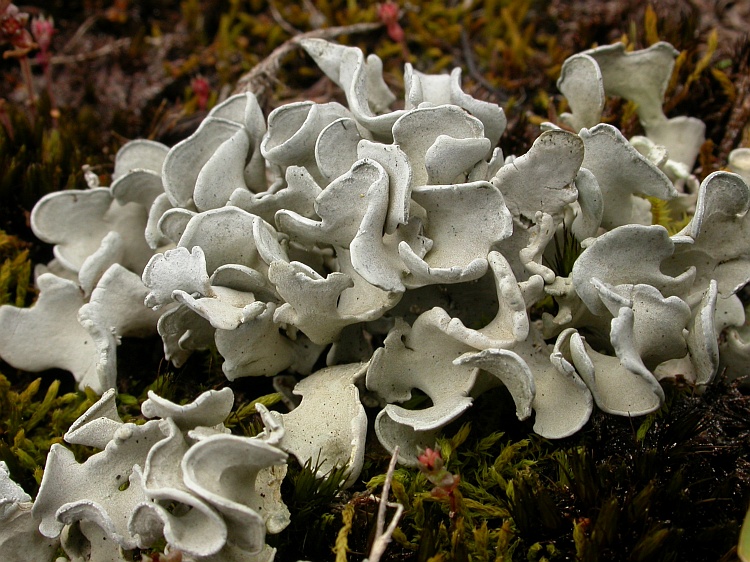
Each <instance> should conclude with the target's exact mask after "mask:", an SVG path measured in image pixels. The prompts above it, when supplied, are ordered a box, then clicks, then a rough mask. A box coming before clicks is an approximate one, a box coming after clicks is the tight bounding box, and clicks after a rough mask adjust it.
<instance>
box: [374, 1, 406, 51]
mask: <svg viewBox="0 0 750 562" xmlns="http://www.w3.org/2000/svg"><path fill="white" fill-rule="evenodd" d="M398 17H399V9H398V4H396V3H395V2H391V1H390V0H388V2H385V3H384V4H378V18H380V21H382V22H383V23H384V24H385V27H386V30H387V31H388V36H389V37H390V38H391V39H392V40H393V41H395V42H396V43H401V42H402V41H403V40H404V29H403V28H402V27H401V24H399V23H398Z"/></svg>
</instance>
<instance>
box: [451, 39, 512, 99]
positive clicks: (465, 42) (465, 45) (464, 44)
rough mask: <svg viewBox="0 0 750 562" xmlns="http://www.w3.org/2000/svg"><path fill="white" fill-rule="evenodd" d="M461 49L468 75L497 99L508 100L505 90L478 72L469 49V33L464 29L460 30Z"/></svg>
mask: <svg viewBox="0 0 750 562" xmlns="http://www.w3.org/2000/svg"><path fill="white" fill-rule="evenodd" d="M461 49H462V50H463V52H464V60H465V61H466V67H467V68H468V70H469V76H471V77H472V78H473V79H474V80H476V81H477V83H478V84H480V85H481V86H483V87H484V88H485V89H486V90H487V91H488V92H490V93H491V94H492V95H493V96H495V99H496V100H497V101H508V99H509V96H508V94H506V93H505V92H503V91H501V90H499V89H498V88H496V87H495V86H493V85H492V83H491V82H490V81H489V80H487V79H486V78H485V77H484V76H482V73H481V72H479V69H478V68H477V64H476V62H474V53H473V51H472V50H471V43H470V42H469V34H468V33H467V32H466V30H465V29H462V30H461Z"/></svg>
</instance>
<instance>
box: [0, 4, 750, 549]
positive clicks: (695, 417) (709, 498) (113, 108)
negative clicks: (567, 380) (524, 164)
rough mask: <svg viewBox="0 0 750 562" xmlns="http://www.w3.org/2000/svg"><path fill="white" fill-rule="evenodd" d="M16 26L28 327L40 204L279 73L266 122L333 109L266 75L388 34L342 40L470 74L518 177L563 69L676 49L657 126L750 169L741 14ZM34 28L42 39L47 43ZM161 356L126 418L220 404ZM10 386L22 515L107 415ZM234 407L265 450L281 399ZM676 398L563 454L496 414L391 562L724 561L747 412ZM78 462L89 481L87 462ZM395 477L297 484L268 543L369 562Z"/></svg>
mask: <svg viewBox="0 0 750 562" xmlns="http://www.w3.org/2000/svg"><path fill="white" fill-rule="evenodd" d="M16 6H17V8H18V11H17V12H15V11H13V6H12V5H10V4H9V3H8V2H7V0H0V18H2V19H0V24H2V25H0V43H2V44H0V50H2V51H3V55H4V57H3V59H2V60H0V74H2V80H0V263H1V265H0V304H2V303H9V304H14V305H16V306H28V305H30V304H31V303H32V302H33V300H34V298H35V296H36V295H35V291H34V287H33V283H32V282H31V273H32V264H35V263H42V262H46V261H48V260H49V259H50V258H51V250H50V248H49V247H48V246H46V245H44V244H42V243H40V242H39V241H38V240H36V239H35V238H34V236H33V234H32V233H31V230H30V228H29V222H28V220H29V213H30V211H31V209H32V207H33V205H34V203H35V202H36V201H37V200H38V199H39V198H40V197H42V196H43V195H45V194H47V193H50V192H53V191H56V190H60V189H74V188H75V189H84V188H85V186H86V181H85V179H84V166H88V167H89V168H88V169H90V170H91V172H93V173H94V174H96V175H97V176H98V178H99V181H100V182H101V185H108V184H109V180H110V174H111V173H112V170H113V162H114V155H115V153H116V152H117V149H118V148H119V147H120V146H121V145H122V144H124V143H125V142H126V141H128V140H130V139H133V138H139V137H141V138H143V137H145V138H150V139H154V140H158V141H161V142H164V143H166V144H168V145H173V144H174V143H176V142H178V141H179V140H181V139H183V138H185V137H187V136H188V135H189V134H190V133H191V132H192V131H194V130H195V128H196V127H197V126H198V124H199V123H200V121H201V119H202V118H203V117H204V116H205V115H206V113H207V111H208V110H210V108H211V107H212V106H213V105H214V104H216V103H217V102H218V101H220V100H222V99H224V98H226V97H227V96H229V95H231V93H232V92H233V91H235V89H236V88H237V84H238V83H240V84H245V83H246V79H247V74H248V73H250V72H252V71H253V69H254V68H256V67H257V65H258V64H259V63H262V62H264V61H265V62H266V63H268V62H269V60H273V61H274V62H275V63H277V64H273V65H269V66H268V67H267V68H268V69H270V71H268V72H264V73H262V74H259V73H257V70H256V73H255V74H254V75H252V77H253V81H252V83H253V86H254V88H256V92H257V93H258V95H259V97H260V99H261V101H262V104H263V107H264V109H265V110H266V111H270V110H271V109H273V108H274V107H277V106H278V105H281V104H283V103H288V102H290V101H295V100H301V99H312V100H315V101H319V102H325V101H330V100H332V99H336V100H339V101H342V95H341V93H340V92H338V91H337V90H336V88H335V86H334V85H333V84H332V83H331V82H330V80H328V79H327V78H325V77H324V76H323V75H322V73H321V72H320V71H319V70H318V69H317V68H316V67H315V65H314V64H313V63H312V61H311V60H310V59H309V58H308V57H307V56H306V55H305V54H304V53H303V52H302V51H301V50H300V49H293V48H292V49H288V50H287V54H285V55H284V56H283V57H280V58H273V59H269V58H268V57H269V56H272V57H274V56H275V55H273V53H274V51H275V49H277V48H278V47H280V46H282V45H285V42H287V41H288V40H289V39H290V38H292V37H294V36H295V35H298V34H300V33H306V32H310V31H315V30H318V31H320V32H321V33H322V34H325V33H326V31H325V30H327V29H330V28H332V27H335V26H352V25H355V24H363V23H372V24H375V25H374V26H372V27H371V28H370V29H369V30H368V31H366V32H361V31H360V30H359V28H352V30H351V32H349V33H346V32H344V33H343V34H340V35H338V36H337V40H338V41H340V42H342V43H345V44H349V45H356V46H359V47H361V48H362V49H363V50H364V51H365V52H366V53H376V54H378V55H379V56H380V57H381V58H382V59H383V61H384V63H385V65H384V66H385V68H384V73H385V79H386V82H387V83H388V84H389V86H390V87H391V88H392V89H393V90H394V92H395V93H396V94H397V95H400V94H403V78H402V72H403V65H404V63H405V62H411V63H412V64H413V65H414V67H415V68H416V69H418V70H420V71H422V72H426V73H440V72H446V71H449V70H450V69H451V68H453V67H456V66H459V67H461V68H462V69H463V82H464V89H465V91H467V92H468V93H470V94H472V95H473V96H475V97H477V98H481V99H485V100H488V101H492V102H495V103H498V104H500V105H501V106H502V107H503V108H504V109H505V111H506V114H507V116H508V121H509V123H508V129H507V131H506V132H505V134H504V135H503V137H502V139H501V146H502V148H503V150H504V152H505V154H522V153H524V152H525V151H526V150H527V148H528V147H529V146H530V145H531V142H532V141H533V140H534V138H536V136H538V134H539V124H540V123H541V122H542V121H545V120H550V121H553V122H554V121H556V120H557V115H559V114H560V113H561V112H563V111H565V109H566V105H565V101H564V100H563V99H562V96H561V95H560V94H559V92H558V91H557V89H556V87H555V81H556V79H557V77H558V74H559V70H560V66H561V65H562V62H563V61H564V60H565V58H566V57H568V56H570V55H572V54H574V53H575V52H578V51H580V50H583V49H587V48H590V47H592V46H595V45H603V44H608V43H612V42H615V41H622V42H624V43H626V44H627V45H628V47H629V48H631V49H638V48H644V47H647V46H649V45H651V44H653V43H655V42H657V41H660V40H664V41H669V42H670V43H672V44H673V45H674V46H675V47H676V48H677V49H678V50H680V52H681V54H680V56H679V57H678V59H677V63H676V66H675V71H674V75H673V77H672V81H671V84H670V87H669V90H668V92H667V97H666V104H665V107H666V110H667V115H668V116H670V117H671V116H674V115H691V116H695V117H699V118H701V119H703V120H704V121H705V122H706V124H707V140H706V142H705V144H704V146H703V147H702V150H701V155H700V159H699V165H698V166H699V167H698V169H697V170H696V174H697V175H698V176H699V178H701V179H702V178H703V177H705V176H706V175H708V174H709V173H711V172H713V171H716V170H718V169H722V167H724V166H725V165H726V158H727V154H728V153H729V151H730V150H731V149H733V148H736V147H738V146H750V127H749V126H748V118H750V41H749V40H748V35H747V34H748V31H749V29H750V3H749V2H729V1H724V0H715V1H710V0H659V1H652V2H648V1H645V0H633V1H627V2H626V1H625V0H603V1H596V2H594V1H573V2H571V1H565V0H547V1H538V0H485V1H479V0H463V1H452V2H451V1H437V0H412V1H410V2H399V3H397V4H389V5H386V6H384V5H379V4H375V3H368V2H356V1H354V0H303V1H301V2H294V3H292V2H281V1H278V2H266V1H262V0H183V1H181V2H173V1H166V0H154V1H151V2H146V1H142V2H137V1H132V0H84V1H76V0H48V1H45V2H36V3H30V4H20V3H19V4H17V5H16ZM389 13H390V16H389ZM24 14H27V17H28V19H24ZM9 18H10V19H9ZM41 18H44V19H41ZM49 18H52V21H50V19H49ZM11 20H12V21H11ZM35 21H36V22H39V21H43V22H46V23H47V27H46V28H44V27H42V28H36V30H34V28H33V22H35ZM14 24H18V26H17V27H15V28H14V27H13V25H14ZM50 24H51V25H50ZM344 31H346V30H344ZM45 32H46V33H47V34H48V35H44V33H45ZM276 52H277V53H278V51H276ZM261 68H263V67H261ZM243 77H245V78H244V79H243ZM604 120H606V121H607V122H610V123H613V124H615V125H617V126H618V127H620V128H621V129H622V130H623V132H624V133H625V134H626V136H631V135H633V134H638V133H639V132H640V131H639V127H640V125H639V124H638V121H637V118H636V115H635V112H634V108H633V107H632V106H630V105H629V104H627V103H624V102H623V101H622V100H618V99H613V100H610V101H608V104H607V107H606V109H605V113H604ZM0 329H4V327H0ZM161 357H162V355H161V342H160V341H158V340H157V341H138V342H129V341H125V342H124V343H123V345H122V346H121V348H120V349H119V351H118V364H119V365H120V371H121V374H120V379H119V382H118V385H119V386H120V388H119V390H120V400H119V401H120V410H121V414H122V415H123V417H125V418H126V419H136V420H137V419H138V413H139V403H140V402H141V401H142V400H143V398H144V397H145V392H146V391H147V390H148V389H156V390H157V391H158V392H160V393H161V394H163V395H165V396H166V397H168V398H170V399H173V400H177V401H186V400H191V399H193V398H194V397H195V396H197V394H198V393H199V392H200V391H202V390H205V389H206V388H216V387H220V386H223V385H227V384H228V383H227V381H226V380H225V379H224V377H223V375H222V374H221V368H220V367H221V365H220V360H221V358H220V356H219V355H218V354H216V353H205V354H196V355H195V356H194V357H193V358H191V360H190V361H188V363H187V364H186V365H185V366H184V367H182V368H181V369H179V370H174V369H171V368H170V367H169V366H168V365H166V364H165V363H164V362H163V360H162V359H161ZM0 371H2V373H3V374H4V375H5V376H2V375H0V460H4V461H6V462H7V463H8V465H9V467H10V469H11V473H12V475H13V477H14V478H15V479H16V480H17V481H19V482H20V483H21V484H22V485H23V486H24V487H25V488H26V489H27V491H29V493H32V494H33V493H35V491H36V487H37V486H38V483H39V481H40V479H41V474H42V470H43V466H44V458H45V454H46V452H47V450H48V449H49V447H50V446H51V444H52V443H54V442H60V441H61V436H62V434H63V433H64V432H65V430H66V429H67V427H68V425H69V424H70V423H71V422H72V420H74V419H75V418H76V417H77V416H78V415H80V413H82V412H83V411H85V409H86V408H87V407H88V406H89V405H91V404H92V403H93V401H95V400H96V397H95V396H93V395H87V394H85V393H82V392H76V390H75V388H74V386H73V382H72V378H71V377H70V376H69V375H68V374H67V373H65V372H62V371H58V372H46V373H41V374H29V373H23V372H20V371H18V370H15V369H13V368H11V367H10V366H8V365H5V364H0ZM232 388H233V389H234V390H235V394H236V396H237V404H236V406H237V408H236V411H235V413H234V414H233V417H230V420H229V422H231V425H232V427H233V430H234V431H236V432H238V433H244V434H253V433H254V432H256V431H257V430H258V428H259V425H258V420H257V419H255V417H254V416H255V414H254V409H253V408H252V407H250V406H251V404H252V403H253V401H254V400H256V399H258V397H259V396H261V395H263V400H264V401H265V402H266V403H269V404H271V403H273V402H275V401H276V400H277V399H278V397H277V396H275V395H273V394H272V392H273V389H272V388H271V387H270V385H269V384H268V381H257V380H252V381H248V380H240V381H235V382H234V383H232ZM667 394H668V400H667V404H666V405H665V407H664V408H663V409H662V410H661V411H660V412H658V413H656V414H653V415H651V416H647V417H645V418H641V419H632V420H629V419H621V418H614V417H612V416H606V415H603V414H601V413H597V414H595V415H594V417H593V418H592V421H591V422H590V423H589V424H588V426H587V427H586V428H585V429H584V430H583V431H581V432H580V433H579V434H578V435H576V436H574V437H571V438H569V439H566V440H562V441H558V442H554V443H551V442H548V441H545V440H543V439H541V438H538V437H536V436H534V435H533V434H531V433H530V425H529V424H528V423H521V422H518V421H517V420H516V419H515V417H514V416H513V415H512V413H513V411H514V408H513V407H512V404H509V400H510V398H509V396H508V395H507V394H505V393H503V392H502V391H498V392H496V393H488V394H487V395H485V396H483V397H482V398H481V399H480V400H478V402H477V404H476V405H475V407H474V408H472V410H471V412H470V413H469V414H468V415H467V416H464V418H462V419H461V420H460V422H459V423H458V424H456V425H455V426H451V427H449V428H448V429H447V430H446V432H445V435H446V437H445V438H444V439H443V440H442V441H441V442H440V446H441V450H442V455H443V458H444V459H445V461H446V468H447V469H448V470H449V471H451V472H452V473H453V474H457V475H460V484H459V486H458V488H457V492H456V494H457V498H453V502H454V506H455V505H456V503H455V502H457V505H458V509H457V510H454V511H453V512H451V510H450V508H449V507H450V506H449V502H447V501H445V498H441V497H440V496H439V494H438V495H436V494H434V493H433V492H432V491H431V490H432V485H431V484H430V483H429V480H428V479H427V478H426V477H425V475H424V474H423V473H421V472H419V471H415V470H405V469H399V470H398V471H397V472H396V477H395V480H394V482H393V486H392V493H393V495H394V496H395V499H396V500H397V501H399V502H400V503H402V504H403V505H404V506H405V509H406V511H405V514H404V518H403V520H402V522H401V524H400V525H399V528H398V529H397V531H396V533H395V535H394V541H393V542H392V544H391V546H390V547H389V549H388V550H387V551H386V554H385V556H384V559H386V560H405V561H406V560H415V561H420V562H423V561H428V560H431V561H434V562H438V561H442V560H446V561H448V560H457V561H465V560H488V561H489V560H498V561H505V560H524V561H526V560H532V561H534V560H581V561H595V560H634V561H635V560H637V561H651V560H654V561H655V560H675V561H677V560H695V561H699V560H733V559H734V558H735V552H734V545H736V543H737V537H738V533H739V525H740V522H741V520H742V517H743V515H744V513H745V510H746V508H747V502H748V499H750V463H749V462H748V459H750V457H749V456H748V453H750V403H749V401H748V396H747V394H746V392H745V390H744V389H743V387H742V385H741V384H737V383H733V384H728V383H726V382H724V381H722V380H719V382H718V383H717V384H715V385H714V386H713V388H712V389H711V390H709V391H708V392H707V393H705V394H703V395H700V396H698V395H696V394H695V393H694V392H693V390H692V389H691V388H689V387H687V386H685V385H681V384H679V383H675V384H668V385H667ZM370 442H371V443H375V440H374V439H371V440H370ZM76 454H77V455H78V458H79V459H81V460H82V459H84V458H85V457H86V456H87V455H88V454H91V451H85V450H83V449H81V450H76ZM387 463H388V455H387V454H386V453H385V452H384V451H383V450H381V449H379V448H378V447H377V446H376V445H373V447H372V450H371V451H370V452H369V453H368V456H367V461H366V465H365V470H364V472H363V475H362V478H361V482H360V483H359V484H358V485H356V486H354V487H353V488H352V489H349V490H347V491H345V492H344V493H339V490H338V484H339V480H340V476H341V475H340V474H332V475H331V476H330V478H329V479H327V480H325V481H322V482H321V481H316V480H315V479H314V478H312V477H311V474H312V472H311V470H312V469H314V467H299V466H292V467H291V470H290V477H289V478H288V479H287V482H286V484H285V489H284V497H285V500H286V502H287V503H288V504H289V506H290V509H291V511H292V520H293V523H292V526H291V527H290V528H289V529H287V530H286V531H285V532H284V533H282V534H280V535H278V536H275V537H269V541H271V542H272V544H273V545H274V546H276V547H277V548H278V549H279V551H278V555H277V560H283V561H286V560H298V559H307V560H333V559H334V558H335V559H336V561H337V562H341V561H343V560H346V559H347V558H348V559H349V560H361V559H362V558H363V557H364V556H365V554H366V553H367V552H368V551H369V546H370V543H371V541H372V538H373V537H372V532H371V531H372V529H373V521H374V517H375V512H376V508H377V502H376V500H375V498H374V496H373V495H372V494H373V493H374V494H378V493H379V489H380V487H381V486H382V483H383V473H384V472H385V467H386V466H387Z"/></svg>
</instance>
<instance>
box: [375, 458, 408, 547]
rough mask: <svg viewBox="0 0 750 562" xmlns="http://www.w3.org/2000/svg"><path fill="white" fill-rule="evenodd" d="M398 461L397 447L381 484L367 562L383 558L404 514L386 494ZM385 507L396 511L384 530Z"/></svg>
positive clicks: (402, 509)
mask: <svg viewBox="0 0 750 562" xmlns="http://www.w3.org/2000/svg"><path fill="white" fill-rule="evenodd" d="M397 459H398V446H397V447H396V448H395V449H394V451H393V456H391V462H390V464H389V465H388V472H387V473H386V475H385V482H384V483H383V492H382V493H381V494H380V505H379V506H378V519H377V522H376V523H375V540H374V541H373V543H372V548H371V549H370V556H369V557H368V558H367V562H379V561H380V557H381V556H383V553H384V552H385V549H386V547H387V546H388V543H389V542H391V537H392V536H393V532H394V531H395V530H396V525H398V522H399V520H400V519H401V514H402V513H403V512H404V506H403V505H401V504H400V503H394V502H389V501H388V494H389V493H390V490H391V482H392V481H393V473H394V471H395V470H396V460H397ZM386 507H392V508H394V509H395V510H396V513H394V514H393V518H392V519H391V521H390V523H388V528H387V529H384V528H385V510H386Z"/></svg>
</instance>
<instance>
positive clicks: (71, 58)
mask: <svg viewBox="0 0 750 562" xmlns="http://www.w3.org/2000/svg"><path fill="white" fill-rule="evenodd" d="M129 46H130V38H128V37H125V38H123V39H118V40H117V41H113V42H111V43H107V44H106V45H104V46H103V47H100V48H98V49H96V50H94V51H89V52H87V53H78V54H75V55H57V56H54V57H51V58H50V60H49V63H50V65H68V64H77V63H80V62H85V61H88V60H93V59H98V58H101V57H106V56H109V55H112V54H114V53H116V52H117V51H119V50H121V49H127V48H128V47H129ZM29 62H30V63H31V65H32V66H36V65H38V64H39V62H38V61H36V60H32V61H29Z"/></svg>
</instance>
